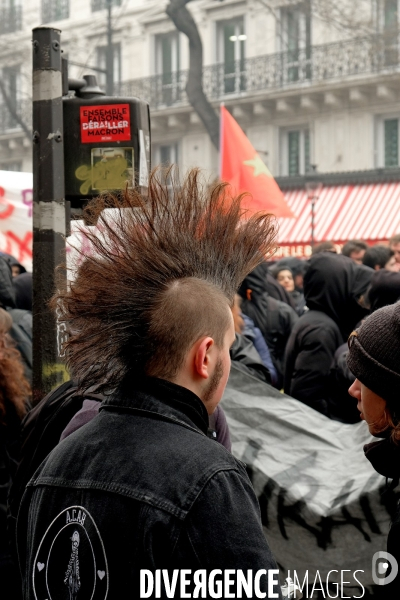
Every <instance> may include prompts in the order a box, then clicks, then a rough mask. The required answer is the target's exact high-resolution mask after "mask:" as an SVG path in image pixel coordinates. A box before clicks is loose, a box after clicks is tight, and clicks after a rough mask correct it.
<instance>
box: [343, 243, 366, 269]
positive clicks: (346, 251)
mask: <svg viewBox="0 0 400 600" xmlns="http://www.w3.org/2000/svg"><path fill="white" fill-rule="evenodd" d="M367 250H368V244H367V243H366V242H364V240H349V241H348V242H346V243H345V244H344V246H343V248H342V254H343V256H348V257H349V258H351V260H354V262H355V263H357V264H358V265H361V264H362V263H363V257H364V254H365V252H366V251H367Z"/></svg>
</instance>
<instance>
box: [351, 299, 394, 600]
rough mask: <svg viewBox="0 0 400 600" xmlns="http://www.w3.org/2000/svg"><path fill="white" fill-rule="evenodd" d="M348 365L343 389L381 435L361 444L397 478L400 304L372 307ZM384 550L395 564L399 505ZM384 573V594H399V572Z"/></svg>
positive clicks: (373, 461)
mask: <svg viewBox="0 0 400 600" xmlns="http://www.w3.org/2000/svg"><path fill="white" fill-rule="evenodd" d="M348 365H349V368H350V369H351V371H352V373H353V374H354V375H355V377H356V378H357V379H356V380H355V382H354V383H353V385H352V386H351V388H350V390H349V393H350V394H351V395H352V396H353V397H354V398H355V400H356V401H357V403H358V410H359V411H360V413H361V414H360V416H361V419H362V420H363V421H365V422H366V423H367V425H368V429H369V432H370V433H371V434H372V435H373V436H375V437H377V438H382V439H381V440H380V441H375V442H372V443H369V444H366V445H365V446H364V452H365V456H366V458H367V459H368V460H369V461H370V462H371V464H372V466H373V467H374V469H375V470H376V471H377V472H378V473H380V475H383V476H384V477H387V478H388V479H391V480H392V483H391V487H392V488H394V487H396V486H397V485H398V483H399V480H400V397H399V389H400V303H399V302H397V303H396V304H393V305H391V306H386V307H384V308H380V309H378V310H377V311H376V312H374V313H373V314H372V315H371V316H369V317H368V318H367V319H366V320H365V321H364V322H363V323H362V324H361V326H360V328H359V329H357V330H356V331H354V332H352V334H351V335H350V338H349V355H348ZM387 551H388V552H389V553H390V554H392V556H393V557H394V558H395V559H396V560H397V564H398V565H400V507H399V505H397V507H396V509H395V514H394V515H393V517H392V525H391V528H390V531H389V536H388V540H387ZM392 567H393V565H391V569H390V571H387V572H386V573H385V579H386V584H385V597H386V598H400V572H399V573H397V575H396V573H395V572H394V571H393V570H392Z"/></svg>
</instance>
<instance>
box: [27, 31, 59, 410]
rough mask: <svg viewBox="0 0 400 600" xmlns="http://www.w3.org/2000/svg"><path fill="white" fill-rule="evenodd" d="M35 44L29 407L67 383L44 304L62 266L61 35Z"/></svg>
mask: <svg viewBox="0 0 400 600" xmlns="http://www.w3.org/2000/svg"><path fill="white" fill-rule="evenodd" d="M32 40H33V401H34V402H35V403H36V402H38V401H39V400H40V399H41V398H42V397H43V396H44V395H45V394H46V393H47V392H49V391H50V390H51V389H52V388H54V387H55V386H57V385H58V384H59V383H62V381H64V380H65V367H64V365H63V363H62V361H61V360H60V357H59V349H58V342H60V341H61V340H62V336H63V331H62V326H61V330H59V329H57V324H56V320H55V318H54V316H53V314H52V312H51V311H50V310H49V308H48V306H47V304H48V301H49V299H50V298H51V296H52V295H53V293H54V291H55V281H54V276H55V273H54V271H55V268H56V266H57V265H59V264H60V263H63V262H65V239H64V236H65V232H66V227H65V225H66V215H65V200H64V144H63V107H62V77H61V47H60V31H59V30H58V29H53V28H52V27H36V28H35V29H33V31H32Z"/></svg>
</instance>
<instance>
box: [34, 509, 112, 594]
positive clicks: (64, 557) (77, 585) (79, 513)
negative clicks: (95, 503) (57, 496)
mask: <svg viewBox="0 0 400 600" xmlns="http://www.w3.org/2000/svg"><path fill="white" fill-rule="evenodd" d="M32 583H33V591H34V594H35V598H36V600H61V599H64V598H65V600H80V598H82V600H83V599H85V600H105V598H106V597H107V593H108V567H107V558H106V553H105V550H104V544H103V540H102V539H101V537H100V533H99V530H98V529H97V526H96V523H95V522H94V520H93V518H92V516H91V515H90V513H89V512H88V511H87V510H86V509H85V508H83V506H69V507H68V508H66V509H65V510H63V511H62V512H61V513H60V514H59V515H57V517H56V518H55V519H54V520H53V522H52V523H51V524H50V526H49V527H48V529H47V531H46V533H45V534H44V536H43V538H42V540H41V542H40V544H39V549H38V551H37V553H36V557H35V561H34V564H33V572H32Z"/></svg>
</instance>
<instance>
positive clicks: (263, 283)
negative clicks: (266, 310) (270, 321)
mask: <svg viewBox="0 0 400 600" xmlns="http://www.w3.org/2000/svg"><path fill="white" fill-rule="evenodd" d="M269 269H270V267H269V266H268V264H267V263H266V262H263V263H261V265H258V267H257V268H256V269H254V271H253V273H252V275H253V276H254V277H257V279H258V283H259V286H260V289H261V288H262V289H263V290H264V291H265V292H267V294H268V295H269V296H271V298H275V300H279V302H284V303H285V304H287V305H288V306H290V307H291V308H293V309H294V302H293V300H292V298H291V296H290V294H288V292H287V291H286V290H285V288H283V287H282V286H281V285H279V283H278V282H277V281H276V279H275V277H274V276H273V275H272V274H271V273H270V271H269Z"/></svg>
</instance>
